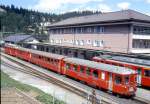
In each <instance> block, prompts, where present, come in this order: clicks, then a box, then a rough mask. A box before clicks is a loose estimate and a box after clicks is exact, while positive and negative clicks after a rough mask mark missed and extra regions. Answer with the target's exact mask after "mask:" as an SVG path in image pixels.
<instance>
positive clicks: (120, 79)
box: [115, 76, 122, 84]
mask: <svg viewBox="0 0 150 104" xmlns="http://www.w3.org/2000/svg"><path fill="white" fill-rule="evenodd" d="M115 82H116V84H121V82H122V78H121V76H115Z"/></svg>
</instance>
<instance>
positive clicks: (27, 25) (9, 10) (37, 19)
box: [0, 5, 101, 34]
mask: <svg viewBox="0 0 150 104" xmlns="http://www.w3.org/2000/svg"><path fill="white" fill-rule="evenodd" d="M0 9H1V11H0V18H1V19H0V23H1V26H0V32H4V31H5V32H12V33H26V34H42V32H40V33H39V27H40V25H41V23H43V22H45V23H46V22H49V23H54V22H58V21H60V20H63V19H67V18H70V17H75V16H86V15H91V14H99V13H101V12H100V11H95V12H93V11H74V12H68V13H64V14H54V13H41V12H38V11H34V10H28V9H24V8H22V7H20V8H18V7H15V6H14V5H11V6H6V5H0Z"/></svg>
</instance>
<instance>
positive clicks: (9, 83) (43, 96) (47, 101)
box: [1, 71, 65, 104]
mask: <svg viewBox="0 0 150 104" xmlns="http://www.w3.org/2000/svg"><path fill="white" fill-rule="evenodd" d="M11 87H15V88H17V89H19V90H21V91H24V92H30V91H33V92H36V93H38V95H37V96H36V97H35V98H36V99H37V100H38V101H40V102H42V103H43V104H53V97H52V96H51V95H49V94H47V93H45V92H43V91H41V90H40V89H38V88H36V87H32V86H30V85H27V84H22V83H20V82H18V81H16V80H14V79H12V78H10V77H9V75H7V74H5V73H4V72H2V71H1V88H11ZM54 104H65V103H64V102H63V101H60V100H58V99H56V98H55V103H54Z"/></svg>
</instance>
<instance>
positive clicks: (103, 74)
mask: <svg viewBox="0 0 150 104" xmlns="http://www.w3.org/2000/svg"><path fill="white" fill-rule="evenodd" d="M101 79H103V80H105V73H104V72H102V75H101Z"/></svg>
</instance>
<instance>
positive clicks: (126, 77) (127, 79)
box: [125, 76, 129, 84]
mask: <svg viewBox="0 0 150 104" xmlns="http://www.w3.org/2000/svg"><path fill="white" fill-rule="evenodd" d="M128 83H129V76H125V84H128Z"/></svg>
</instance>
